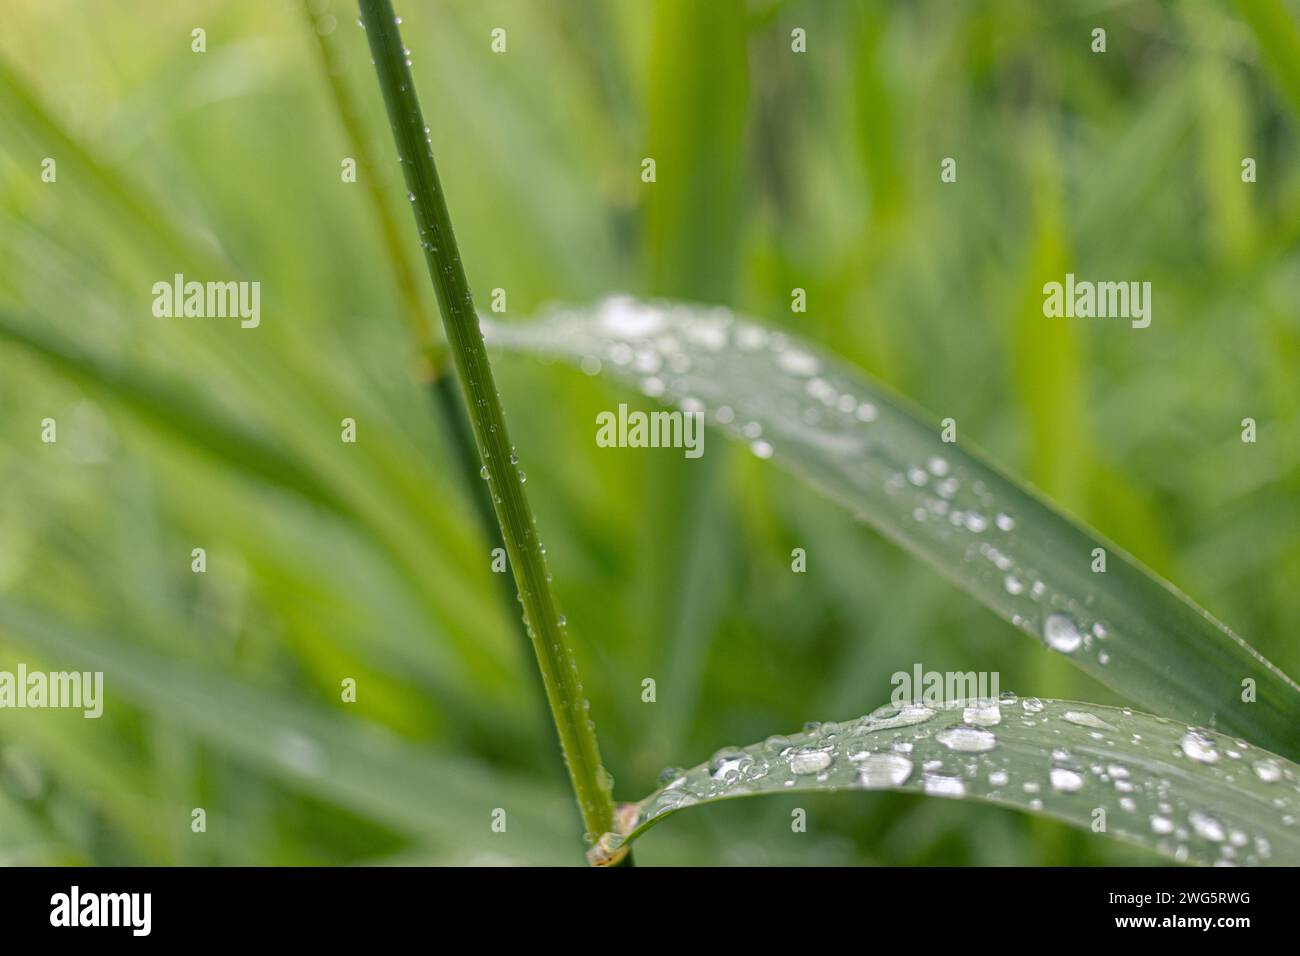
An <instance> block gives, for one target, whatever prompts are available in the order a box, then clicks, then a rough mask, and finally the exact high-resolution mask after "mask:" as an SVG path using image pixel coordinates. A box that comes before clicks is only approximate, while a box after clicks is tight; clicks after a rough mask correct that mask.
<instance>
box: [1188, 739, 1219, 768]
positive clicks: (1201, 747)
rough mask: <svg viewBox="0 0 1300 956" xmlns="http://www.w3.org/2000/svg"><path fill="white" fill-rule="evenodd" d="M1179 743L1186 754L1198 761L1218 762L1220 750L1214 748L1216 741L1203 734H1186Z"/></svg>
mask: <svg viewBox="0 0 1300 956" xmlns="http://www.w3.org/2000/svg"><path fill="white" fill-rule="evenodd" d="M1178 745H1179V746H1180V747H1182V748H1183V753H1184V754H1186V755H1187V756H1188V757H1191V758H1192V759H1193V760H1195V761H1196V762H1197V763H1216V762H1218V759H1219V752H1218V751H1217V750H1215V749H1214V742H1213V741H1212V740H1210V739H1209V738H1208V737H1206V736H1204V735H1203V734H1198V733H1187V734H1184V735H1183V739H1182V740H1180V741H1178Z"/></svg>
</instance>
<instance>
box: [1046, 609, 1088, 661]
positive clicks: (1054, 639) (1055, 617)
mask: <svg viewBox="0 0 1300 956" xmlns="http://www.w3.org/2000/svg"><path fill="white" fill-rule="evenodd" d="M1043 640H1045V641H1046V642H1047V645H1048V646H1049V647H1051V648H1052V649H1053V650H1057V651H1060V652H1061V653H1062V654H1072V653H1074V652H1075V651H1077V650H1078V649H1079V645H1080V644H1082V643H1083V635H1081V634H1080V633H1079V628H1078V627H1076V626H1075V623H1074V621H1072V620H1070V619H1069V618H1068V617H1066V616H1065V615H1064V614H1049V615H1048V616H1047V620H1046V622H1044V624H1043Z"/></svg>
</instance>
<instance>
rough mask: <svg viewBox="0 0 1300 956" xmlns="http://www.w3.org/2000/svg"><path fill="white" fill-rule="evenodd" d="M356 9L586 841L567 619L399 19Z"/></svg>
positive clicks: (591, 790) (587, 817) (589, 787)
mask: <svg viewBox="0 0 1300 956" xmlns="http://www.w3.org/2000/svg"><path fill="white" fill-rule="evenodd" d="M360 8H361V21H362V26H363V27H364V28H365V30H366V38H367V41H368V42H369V45H370V52H371V57H372V62H373V63H374V66H375V75H376V77H377V79H378V81H379V89H380V92H381V93H382V95H383V100H384V107H385V109H386V110H387V112H388V120H389V125H390V126H391V127H392V132H393V140H394V143H395V144H396V146H397V157H398V162H399V163H401V164H402V174H403V176H404V178H405V180H406V186H407V189H408V190H409V192H408V193H407V197H408V199H409V200H410V202H411V209H412V212H413V213H414V215H415V222H416V228H417V230H418V232H419V234H420V244H421V247H422V248H423V249H424V253H425V264H426V266H427V267H428V271H429V278H430V279H431V280H432V282H433V286H434V291H435V293H436V295H437V299H438V308H439V310H440V311H441V313H442V319H443V326H444V329H445V331H446V333H447V342H448V345H449V347H450V349H451V356H452V361H453V362H454V363H455V367H456V373H457V378H458V380H459V382H460V387H461V390H462V394H463V397H464V399H465V406H466V409H467V411H468V412H469V416H470V424H471V425H472V427H473V431H474V437H475V440H476V442H477V445H478V450H479V454H480V456H481V459H482V461H483V466H482V468H483V471H482V474H483V476H484V478H486V479H487V481H488V482H489V488H490V489H491V492H492V501H493V505H494V508H495V511H496V516H497V522H498V524H499V525H500V529H501V536H502V538H503V539H504V541H505V545H506V552H507V554H508V557H509V565H510V570H511V572H512V573H513V575H514V579H515V584H516V585H517V586H518V593H519V603H520V604H521V605H522V606H523V611H524V618H525V620H526V623H527V630H528V636H529V638H530V639H531V640H532V644H533V649H534V651H535V652H536V654H537V664H538V667H539V669H540V670H541V675H542V683H543V684H544V685H545V688H546V699H547V702H548V703H549V704H550V708H551V716H552V718H553V719H554V721H555V727H556V731H557V733H558V735H559V738H560V748H561V750H562V751H563V753H564V761H565V766H566V768H567V769H568V771H569V778H570V780H571V782H572V783H573V790H574V795H575V796H576V797H577V802H578V808H579V810H580V811H581V814H582V819H583V823H584V824H585V825H586V827H587V831H586V832H587V833H588V834H590V838H591V839H594V838H595V836H596V835H597V834H598V833H601V832H604V830H605V829H606V828H607V827H608V826H609V825H610V823H611V817H612V814H613V800H612V798H611V796H610V789H611V787H612V781H611V779H610V776H609V774H608V772H607V771H606V770H605V768H604V765H603V763H602V762H601V758H600V747H599V745H598V743H597V741H596V731H595V724H594V723H593V722H592V720H591V718H590V717H589V716H588V712H587V711H588V703H587V698H586V697H585V696H584V692H583V688H582V682H581V680H580V679H579V676H578V663H577V658H576V656H575V655H574V651H573V645H572V643H571V641H570V638H569V634H568V630H567V627H566V621H565V618H564V616H563V615H562V614H560V613H559V609H558V605H557V601H556V597H555V593H554V589H553V588H552V585H551V573H550V571H548V570H547V564H546V557H545V548H544V547H543V546H542V543H541V541H540V539H539V538H538V536H537V529H536V523H537V522H536V519H535V518H534V516H533V510H532V506H531V505H530V504H529V501H528V496H527V495H526V494H525V493H524V487H523V486H524V480H525V474H524V472H523V470H522V469H521V468H519V467H518V461H519V458H518V456H517V455H516V454H515V447H514V445H513V444H511V441H510V436H509V432H508V430H507V428H506V420H505V411H504V409H503V408H502V406H501V398H500V395H499V393H498V392H497V387H496V380H495V378H494V376H493V373H492V366H491V363H490V362H489V361H488V356H487V349H486V347H485V346H484V344H483V334H482V331H481V330H480V328H479V323H478V318H477V313H476V312H475V310H474V297H473V295H472V293H471V292H470V289H469V280H468V279H467V277H466V275H465V267H464V265H463V263H462V262H461V257H460V252H459V249H458V247H457V244H456V236H455V232H454V231H453V229H452V224H451V214H450V212H449V211H448V208H447V201H446V197H445V195H444V193H443V188H442V184H441V182H440V180H439V178H438V171H437V168H436V166H435V164H434V159H433V148H432V146H431V145H430V144H431V142H432V137H431V136H430V134H429V127H427V126H425V125H424V117H423V114H422V112H421V110H420V102H419V98H418V97H417V96H416V91H415V80H414V78H413V76H412V73H411V59H410V56H409V53H410V51H409V50H407V49H406V47H405V46H403V44H402V37H401V33H400V31H399V30H398V29H397V27H398V25H399V24H400V23H401V22H402V21H401V19H400V18H399V17H397V16H396V15H394V13H393V5H392V3H391V2H390V0H360Z"/></svg>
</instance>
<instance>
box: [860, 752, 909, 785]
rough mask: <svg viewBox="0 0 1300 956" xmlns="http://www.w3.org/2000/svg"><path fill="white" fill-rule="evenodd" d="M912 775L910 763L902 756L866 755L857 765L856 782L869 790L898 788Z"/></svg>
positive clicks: (891, 754)
mask: <svg viewBox="0 0 1300 956" xmlns="http://www.w3.org/2000/svg"><path fill="white" fill-rule="evenodd" d="M911 775H912V761H910V760H908V759H907V758H906V757H904V756H903V755H902V754H896V753H879V754H868V755H867V756H866V757H864V758H863V759H862V761H861V762H860V763H859V764H858V782H859V783H861V784H862V786H864V787H867V788H868V789H871V790H876V789H880V788H882V787H898V786H901V785H902V784H903V783H905V782H906V781H907V778H908V777H910V776H911Z"/></svg>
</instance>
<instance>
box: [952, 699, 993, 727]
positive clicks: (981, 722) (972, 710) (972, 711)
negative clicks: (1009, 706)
mask: <svg viewBox="0 0 1300 956" xmlns="http://www.w3.org/2000/svg"><path fill="white" fill-rule="evenodd" d="M961 719H962V720H964V721H965V722H966V723H968V724H974V725H976V726H977V727H995V726H997V725H998V724H999V723H1001V721H1002V708H1000V707H999V706H998V704H997V702H996V701H991V700H990V701H980V702H979V703H976V704H972V705H971V706H970V707H967V708H966V709H965V710H963V711H962V712H961Z"/></svg>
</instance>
